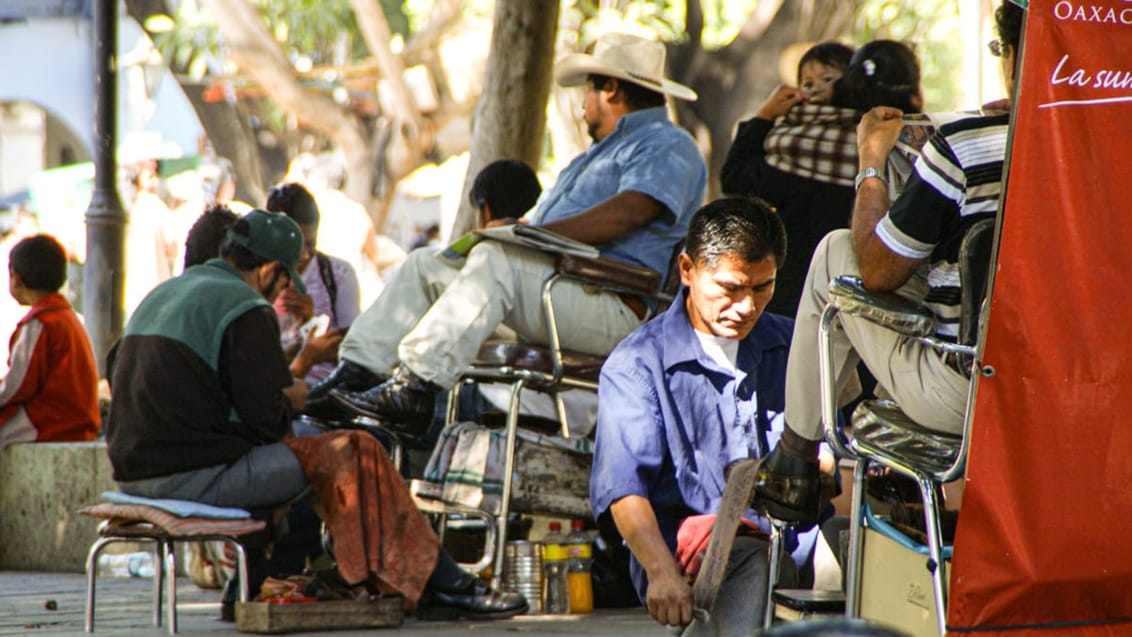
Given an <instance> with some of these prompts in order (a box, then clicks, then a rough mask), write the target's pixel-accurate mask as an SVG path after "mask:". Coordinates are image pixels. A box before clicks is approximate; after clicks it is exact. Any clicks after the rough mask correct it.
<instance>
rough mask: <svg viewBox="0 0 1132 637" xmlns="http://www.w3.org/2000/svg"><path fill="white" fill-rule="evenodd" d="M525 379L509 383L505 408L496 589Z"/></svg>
mask: <svg viewBox="0 0 1132 637" xmlns="http://www.w3.org/2000/svg"><path fill="white" fill-rule="evenodd" d="M524 383H525V381H524V380H522V379H520V380H517V381H515V382H514V383H513V384H512V385H511V401H510V403H509V404H508V408H507V438H506V440H505V442H504V445H505V448H504V452H503V489H502V493H500V495H499V515H498V516H497V518H496V522H497V530H498V535H497V536H496V540H497V541H496V546H495V564H494V566H493V567H492V571H491V587H492V588H495V589H498V588H499V587H500V584H501V583H502V581H503V557H504V553H506V549H507V518H508V517H509V516H510V514H511V474H512V473H514V471H515V445H516V438H517V436H518V431H519V398H520V396H522V393H523V385H524Z"/></svg>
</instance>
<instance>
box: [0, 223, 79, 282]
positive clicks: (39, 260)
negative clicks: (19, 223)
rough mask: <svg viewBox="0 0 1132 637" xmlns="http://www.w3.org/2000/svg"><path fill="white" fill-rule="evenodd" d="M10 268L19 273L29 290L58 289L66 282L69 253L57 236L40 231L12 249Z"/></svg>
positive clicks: (9, 255) (9, 257)
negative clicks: (60, 243) (40, 232)
mask: <svg viewBox="0 0 1132 637" xmlns="http://www.w3.org/2000/svg"><path fill="white" fill-rule="evenodd" d="M8 269H9V270H11V271H12V272H15V273H16V274H18V275H20V281H22V282H23V284H24V287H26V288H28V289H29V290H35V291H37V292H58V291H59V288H62V287H63V284H64V283H66V282H67V253H66V252H65V251H64V250H63V246H61V245H59V242H58V241H57V240H56V239H55V237H53V236H51V235H49V234H37V235H35V236H31V237H28V238H27V239H24V240H23V241H20V242H19V243H17V244H16V245H15V247H13V248H12V251H11V252H9V253H8Z"/></svg>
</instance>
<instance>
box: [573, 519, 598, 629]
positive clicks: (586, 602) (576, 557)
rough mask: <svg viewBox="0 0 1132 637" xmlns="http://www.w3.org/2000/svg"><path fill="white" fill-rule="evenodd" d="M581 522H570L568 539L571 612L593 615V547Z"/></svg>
mask: <svg viewBox="0 0 1132 637" xmlns="http://www.w3.org/2000/svg"><path fill="white" fill-rule="evenodd" d="M582 526H583V524H582V521H581V520H573V521H571V522H570V535H568V536H567V537H566V556H567V567H566V571H567V576H566V580H567V586H568V587H569V589H570V612H571V613H576V614H586V613H592V612H593V610H594V581H593V578H592V577H590V565H591V564H592V563H593V545H591V544H590V537H589V535H587V534H586V532H585V531H584V530H583V529H582Z"/></svg>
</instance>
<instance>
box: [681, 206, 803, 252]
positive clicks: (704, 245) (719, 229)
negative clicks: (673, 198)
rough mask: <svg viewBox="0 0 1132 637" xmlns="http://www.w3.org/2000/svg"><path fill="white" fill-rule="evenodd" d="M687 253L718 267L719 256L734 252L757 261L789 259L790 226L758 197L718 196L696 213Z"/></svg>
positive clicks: (687, 241) (692, 221)
mask: <svg viewBox="0 0 1132 637" xmlns="http://www.w3.org/2000/svg"><path fill="white" fill-rule="evenodd" d="M684 252H685V253H686V254H687V255H688V256H689V257H690V258H691V259H692V261H693V262H694V263H697V264H698V263H700V262H704V263H705V264H706V265H707V266H708V267H715V264H716V263H717V262H718V261H719V257H721V256H723V255H725V254H732V255H735V256H736V257H738V258H739V259H740V260H742V261H746V262H748V263H755V262H758V261H762V260H763V259H765V258H767V257H774V263H775V265H776V266H777V267H781V266H782V263H783V262H784V261H785V260H786V228H785V226H783V225H782V219H780V218H779V217H778V213H777V212H775V211H774V208H772V207H771V206H770V204H768V203H766V202H765V201H763V200H762V199H759V198H758V197H724V198H722V199H716V200H715V201H713V202H711V203H709V204H707V205H706V206H704V207H703V208H700V209H699V210H697V211H696V214H694V215H692V220H691V222H689V223H688V238H687V239H685V240H684Z"/></svg>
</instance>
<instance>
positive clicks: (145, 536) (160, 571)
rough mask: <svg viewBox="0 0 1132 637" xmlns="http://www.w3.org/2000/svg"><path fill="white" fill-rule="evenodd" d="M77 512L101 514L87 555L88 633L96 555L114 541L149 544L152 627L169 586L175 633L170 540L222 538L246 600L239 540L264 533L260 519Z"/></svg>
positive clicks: (133, 509)
mask: <svg viewBox="0 0 1132 637" xmlns="http://www.w3.org/2000/svg"><path fill="white" fill-rule="evenodd" d="M80 513H82V514H84V515H89V516H92V517H98V518H104V521H103V522H102V524H100V525H99V527H98V535H99V538H98V539H97V540H95V541H94V543H93V544H91V546H90V552H89V553H88V554H87V559H86V625H85V630H86V632H88V633H93V632H94V605H95V581H96V579H95V575H96V573H97V568H98V556H99V555H100V554H101V553H102V549H103V548H105V547H106V546H108V545H110V544H113V543H115V542H152V543H153V545H154V546H153V558H154V559H153V561H154V577H153V625H154V626H157V627H160V626H161V606H162V601H163V597H164V593H165V592H166V591H165V590H164V588H167V589H168V590H167V593H168V596H169V606H168V611H167V612H168V622H167V628H168V630H169V634H174V633H176V632H177V555H176V551H175V549H174V544H173V543H174V542H201V541H205V542H207V541H220V542H224V543H225V544H227V545H229V546H232V547H234V548H235V549H236V568H237V572H238V573H239V577H240V601H241V602H246V601H248V565H247V554H246V553H245V551H244V547H243V546H241V545H240V543H239V541H238V540H237V538H238V537H241V536H244V535H248V534H251V533H255V532H258V531H262V530H263V529H264V528H265V527H266V526H267V525H266V523H265V522H264V521H262V520H254V519H252V518H243V519H235V520H233V519H212V518H178V517H176V516H174V515H172V514H171V513H168V512H166V511H163V510H161V509H157V508H154V507H149V506H145V505H118V504H99V505H95V506H92V507H87V508H85V509H83V510H82V511H80Z"/></svg>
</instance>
